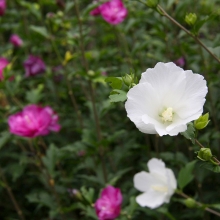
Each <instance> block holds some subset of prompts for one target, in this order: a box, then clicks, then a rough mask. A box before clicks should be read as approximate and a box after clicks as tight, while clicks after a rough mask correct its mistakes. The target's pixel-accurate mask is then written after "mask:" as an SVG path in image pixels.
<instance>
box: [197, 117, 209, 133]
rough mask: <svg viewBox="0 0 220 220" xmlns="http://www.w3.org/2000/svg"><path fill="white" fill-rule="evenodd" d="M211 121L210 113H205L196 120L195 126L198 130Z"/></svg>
mask: <svg viewBox="0 0 220 220" xmlns="http://www.w3.org/2000/svg"><path fill="white" fill-rule="evenodd" d="M209 121H210V120H209V113H206V114H205V115H201V116H200V117H199V118H198V119H197V120H195V121H194V127H195V128H196V129H197V130H201V129H203V128H205V127H206V126H207V125H208V123H209Z"/></svg>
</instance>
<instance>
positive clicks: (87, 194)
mask: <svg viewBox="0 0 220 220" xmlns="http://www.w3.org/2000/svg"><path fill="white" fill-rule="evenodd" d="M80 191H81V192H82V195H83V197H84V198H85V199H86V200H87V202H89V204H92V203H93V197H94V193H95V190H94V189H93V188H89V189H88V190H87V189H86V187H85V186H83V187H81V189H80Z"/></svg>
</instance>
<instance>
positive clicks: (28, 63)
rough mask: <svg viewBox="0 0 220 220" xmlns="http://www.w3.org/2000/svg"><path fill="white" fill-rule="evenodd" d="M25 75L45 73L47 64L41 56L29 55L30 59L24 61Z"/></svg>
mask: <svg viewBox="0 0 220 220" xmlns="http://www.w3.org/2000/svg"><path fill="white" fill-rule="evenodd" d="M23 65H24V68H25V76H34V75H37V74H40V73H43V72H44V71H45V70H46V66H45V64H44V62H43V60H41V58H40V57H37V56H33V55H29V57H28V59H27V60H25V61H24V64H23Z"/></svg>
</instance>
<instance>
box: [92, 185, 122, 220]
mask: <svg viewBox="0 0 220 220" xmlns="http://www.w3.org/2000/svg"><path fill="white" fill-rule="evenodd" d="M121 203H122V194H121V190H120V189H118V188H114V187H113V186H107V187H106V188H104V189H103V190H102V193H101V197H100V198H99V199H98V200H97V201H96V202H95V210H96V214H97V216H98V219H99V220H113V219H115V218H117V217H118V216H119V214H120V211H121Z"/></svg>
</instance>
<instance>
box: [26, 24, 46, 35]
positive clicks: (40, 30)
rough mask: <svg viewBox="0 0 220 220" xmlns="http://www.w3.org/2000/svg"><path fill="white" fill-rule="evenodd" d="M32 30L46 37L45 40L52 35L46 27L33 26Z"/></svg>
mask: <svg viewBox="0 0 220 220" xmlns="http://www.w3.org/2000/svg"><path fill="white" fill-rule="evenodd" d="M30 29H31V30H32V31H34V32H35V33H38V34H40V35H41V36H43V37H45V38H49V37H50V35H49V33H48V31H47V29H46V28H45V27H41V26H35V25H31V26H30Z"/></svg>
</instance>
